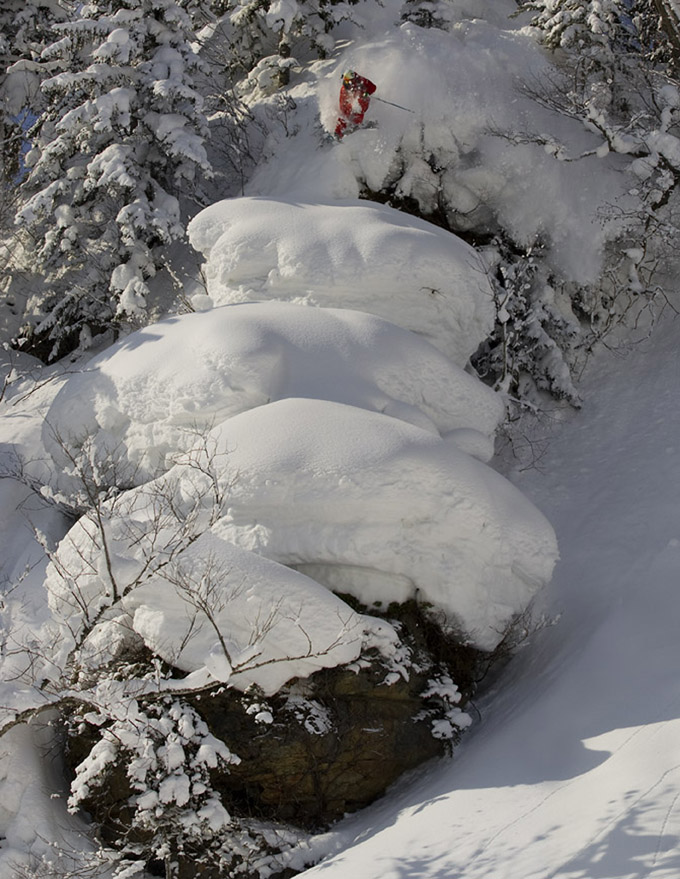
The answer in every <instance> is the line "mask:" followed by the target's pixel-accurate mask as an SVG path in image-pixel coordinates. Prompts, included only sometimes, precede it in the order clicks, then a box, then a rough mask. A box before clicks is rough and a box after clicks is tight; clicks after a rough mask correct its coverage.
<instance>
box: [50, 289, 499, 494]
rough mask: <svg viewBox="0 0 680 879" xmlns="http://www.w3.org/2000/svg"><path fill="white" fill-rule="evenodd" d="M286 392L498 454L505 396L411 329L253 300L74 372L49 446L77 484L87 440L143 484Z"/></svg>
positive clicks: (69, 481) (152, 334) (127, 344)
mask: <svg viewBox="0 0 680 879" xmlns="http://www.w3.org/2000/svg"><path fill="white" fill-rule="evenodd" d="M285 397H310V398H318V399H325V400H334V401H337V402H340V403H347V404H350V405H353V406H358V407H360V408H364V409H368V410H372V411H376V412H384V413H386V414H388V415H392V416H394V417H395V418H400V419H401V420H403V421H406V422H408V423H411V424H415V425H417V426H419V427H422V428H424V429H425V430H430V431H432V432H440V433H442V434H444V433H449V432H451V431H456V432H457V433H456V435H455V436H456V437H457V442H458V443H459V444H460V445H464V446H465V448H466V449H470V450H472V451H474V452H475V454H477V455H478V456H479V457H482V458H484V459H485V460H486V459H488V458H489V457H490V456H491V454H492V452H493V434H494V431H495V429H496V427H497V425H498V423H499V422H500V419H501V418H502V416H503V405H502V402H501V400H500V398H499V397H498V396H497V395H496V394H494V393H493V392H492V391H491V390H490V389H489V388H487V387H485V386H484V385H483V384H482V383H481V382H479V381H477V380H476V379H475V378H473V377H472V376H470V375H468V374H467V373H465V372H464V371H463V370H462V369H461V368H460V367H458V366H455V365H454V364H452V363H451V362H450V361H449V360H447V358H446V357H444V356H443V355H442V354H441V353H440V352H439V351H437V349H435V348H434V347H433V346H431V345H430V344H428V343H427V342H426V341H425V340H424V339H421V338H420V337H418V336H416V335H415V334H414V333H411V332H408V331H406V330H403V329H400V328H399V327H396V326H394V325H393V324H390V323H388V322H387V321H385V320H382V319H380V318H378V317H374V316H372V315H368V314H362V313H359V312H355V311H350V310H347V309H332V308H307V307H304V306H294V305H291V304H288V303H277V302H264V303H249V304H243V305H237V306H228V307H223V308H216V309H212V310H211V311H208V312H203V313H198V314H188V315H182V316H180V317H175V318H169V319H167V320H165V321H161V322H160V323H157V324H154V325H153V326H150V327H147V328H145V329H142V330H139V331H138V332H136V333H133V334H132V335H130V336H128V337H127V338H125V339H123V340H122V341H120V342H118V343H117V344H116V345H113V346H111V347H110V348H108V349H107V350H106V351H104V352H103V353H102V354H100V355H98V356H97V357H95V358H93V359H92V360H91V361H90V362H89V363H88V364H87V366H86V368H85V369H84V370H82V371H81V372H78V373H76V374H74V375H71V376H70V377H69V378H68V381H67V382H66V384H65V385H64V386H63V387H62V388H61V390H60V391H59V393H58V394H57V395H56V398H55V399H54V402H53V403H52V405H51V406H50V408H49V410H48V412H47V415H46V418H45V424H44V426H43V442H44V444H45V447H46V448H47V450H48V451H49V453H50V454H51V456H52V458H53V459H54V461H55V463H56V464H57V466H58V468H59V470H60V471H61V473H60V475H59V477H58V481H59V485H60V486H61V487H62V488H64V489H66V488H67V487H68V485H70V486H71V487H72V488H73V478H72V477H69V476H68V475H67V474H66V473H65V472H64V470H65V468H67V467H68V464H69V461H68V455H69V454H72V452H73V450H78V449H81V448H82V447H83V445H84V444H85V443H86V441H89V442H90V443H91V445H92V448H93V452H94V455H95V457H96V458H97V459H98V460H100V461H103V460H104V459H105V458H106V457H107V456H108V457H111V456H114V457H115V458H116V459H117V461H118V462H119V463H118V469H119V471H121V470H122V471H123V472H124V473H125V474H127V475H128V478H129V481H131V482H133V483H135V484H141V483H143V482H145V481H147V480H148V479H150V478H152V477H153V476H156V475H158V474H159V473H161V472H163V471H165V470H167V469H168V468H169V467H170V466H172V463H173V462H174V458H175V457H176V455H177V453H178V452H181V451H184V450H186V449H187V448H189V447H191V445H192V444H195V442H196V437H197V434H198V433H200V432H201V431H206V430H208V429H210V428H211V427H212V426H213V425H214V424H219V423H221V422H222V421H224V420H225V419H227V418H230V417H231V416H233V415H236V414H238V413H239V412H243V411H247V410H248V409H252V408H254V407H256V406H261V405H264V404H266V403H268V402H271V401H274V400H279V399H283V398H285Z"/></svg>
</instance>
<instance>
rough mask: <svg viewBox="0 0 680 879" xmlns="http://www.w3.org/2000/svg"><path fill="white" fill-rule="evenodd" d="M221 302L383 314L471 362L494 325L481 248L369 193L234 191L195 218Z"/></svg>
mask: <svg viewBox="0 0 680 879" xmlns="http://www.w3.org/2000/svg"><path fill="white" fill-rule="evenodd" d="M189 238H190V240H191V243H192V244H193V246H194V247H195V248H196V250H198V251H200V252H201V253H202V254H203V255H204V257H205V259H206V263H205V274H206V279H207V286H208V294H209V295H210V296H211V298H212V299H213V300H214V302H215V303H217V304H224V303H228V302H244V301H248V300H251V299H280V300H287V301H290V300H293V301H300V302H309V303H310V304H314V305H321V306H330V307H335V308H348V309H356V310H358V311H367V312H370V313H371V314H378V315H380V316H381V317H385V318H387V319H388V320H390V321H392V322H393V323H396V324H398V325H399V326H401V327H404V328H405V329H408V330H413V331H415V332H417V333H420V334H421V335H423V336H424V337H425V338H426V339H427V340H428V341H429V342H431V343H432V344H433V345H435V346H436V347H437V348H439V349H440V350H441V351H442V352H443V353H444V354H446V355H447V356H448V357H449V358H450V359H451V360H452V361H453V362H454V363H457V364H459V365H460V366H464V365H465V363H466V362H467V360H468V358H469V357H470V355H471V354H472V353H473V352H474V351H475V350H476V349H477V347H478V346H479V344H480V343H481V342H482V340H483V339H484V338H485V337H486V336H487V335H488V333H489V332H490V330H491V328H492V326H493V316H494V304H493V291H492V289H491V285H490V283H489V280H488V278H487V276H486V273H485V267H484V264H483V262H482V260H481V259H480V258H479V256H478V254H477V253H476V251H475V250H474V249H473V248H472V247H470V246H469V245H468V244H466V243H465V242H464V241H462V240H461V239H460V238H458V237H457V236H455V235H452V234H451V233H450V232H447V231H446V230H444V229H440V228H439V227H438V226H434V225H432V224H431V223H426V222H425V221H423V220H420V219H418V218H417V217H412V216H408V215H407V214H404V213H402V212H401V211H397V210H395V209H394V208H390V207H387V206H385V205H380V204H376V203H372V202H367V201H339V202H334V203H331V204H318V203H310V202H307V201H304V200H301V199H298V198H297V197H296V195H295V193H292V194H291V195H290V196H289V197H288V198H281V199H272V198H234V199H228V200H225V201H221V202H217V203H216V204H214V205H211V206H210V207H208V208H206V209H205V210H203V211H201V212H200V213H199V214H198V215H197V216H196V217H194V219H193V220H192V221H191V223H190V224H189Z"/></svg>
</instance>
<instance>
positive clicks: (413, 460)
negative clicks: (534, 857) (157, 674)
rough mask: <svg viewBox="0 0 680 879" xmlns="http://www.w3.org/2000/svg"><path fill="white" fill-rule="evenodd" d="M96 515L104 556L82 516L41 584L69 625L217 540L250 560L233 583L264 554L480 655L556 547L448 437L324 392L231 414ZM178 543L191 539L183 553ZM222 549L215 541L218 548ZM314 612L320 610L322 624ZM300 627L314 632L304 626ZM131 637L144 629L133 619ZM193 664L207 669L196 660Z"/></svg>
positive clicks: (546, 572)
mask: <svg viewBox="0 0 680 879" xmlns="http://www.w3.org/2000/svg"><path fill="white" fill-rule="evenodd" d="M105 511H106V514H107V516H108V517H110V520H107V525H106V534H107V540H108V558H109V561H108V562H107V563H106V564H104V561H103V558H102V548H101V540H100V538H99V535H98V534H97V527H96V521H95V519H94V518H93V517H84V518H83V519H82V520H81V521H80V522H79V523H77V524H76V525H75V526H74V528H73V529H72V530H71V532H70V533H69V535H68V537H67V538H66V539H65V540H64V541H63V542H62V544H61V546H60V548H59V553H58V559H57V563H56V564H55V565H52V566H51V570H50V573H49V575H48V578H47V588H48V592H49V594H50V601H51V606H52V607H53V609H54V611H55V613H57V615H58V616H60V617H61V618H62V619H64V620H66V621H67V622H68V627H69V630H70V631H76V630H77V629H78V625H81V626H82V628H85V627H86V626H87V625H88V620H91V619H93V618H94V616H95V614H96V613H98V612H99V609H100V608H102V607H104V606H107V605H111V604H113V603H114V601H115V596H114V591H117V592H118V593H119V594H122V593H123V592H125V591H127V590H129V589H131V588H132V587H134V585H135V584H136V583H139V582H145V581H146V579H147V578H148V576H149V572H150V571H151V570H152V569H153V565H156V566H157V567H158V566H159V564H160V568H159V569H160V570H161V575H160V576H161V579H164V580H165V581H166V582H167V583H169V584H171V585H169V586H168V589H169V590H170V591H169V593H168V594H169V596H172V583H173V582H174V581H176V580H177V579H178V577H179V578H180V579H182V577H183V576H184V575H182V577H180V574H178V572H177V570H176V566H177V565H179V566H180V567H187V565H188V568H189V569H190V570H193V569H195V572H194V574H193V575H192V577H193V578H194V580H196V581H197V582H200V581H201V574H200V570H201V566H202V565H203V564H205V559H206V558H211V557H212V555H213V554H214V553H213V551H212V549H211V547H213V548H214V541H215V539H217V538H219V540H220V541H223V543H220V544H219V546H220V547H223V546H228V545H230V544H231V545H234V546H237V547H239V548H240V549H242V550H248V551H249V553H250V554H251V555H252V557H253V558H252V570H251V569H250V568H249V565H248V562H247V554H245V555H238V557H237V560H236V562H234V565H235V566H236V567H235V569H236V570H238V575H237V581H238V582H240V583H241V584H242V588H244V589H246V590H247V589H249V588H250V585H251V577H252V578H253V583H258V584H261V583H263V582H265V581H266V577H265V576H264V575H263V573H262V570H261V564H260V560H258V559H257V556H265V557H266V558H268V559H271V560H273V561H275V562H278V563H281V564H284V565H289V566H300V567H301V569H302V570H303V571H305V572H306V573H307V574H309V575H310V576H312V577H314V579H315V580H317V581H319V582H321V583H323V584H324V585H327V586H328V587H330V588H333V589H336V590H338V591H342V592H351V593H353V594H354V595H355V596H356V597H357V598H358V599H359V600H360V601H362V602H364V603H365V604H367V605H370V604H372V603H374V602H379V603H381V604H382V605H384V606H386V605H387V604H389V603H390V602H392V601H397V602H403V601H406V600H408V599H410V598H414V597H417V598H419V599H420V600H422V601H425V602H430V603H432V604H433V605H434V606H436V607H437V608H439V609H441V610H442V611H444V613H445V614H446V616H447V619H448V621H449V623H450V624H451V625H452V626H454V627H455V628H457V629H458V630H459V631H460V633H461V634H462V635H463V636H464V637H465V638H466V639H468V640H469V641H470V642H471V643H473V644H474V645H475V646H477V647H479V648H482V649H486V650H490V649H493V648H494V647H495V646H496V644H497V643H498V642H499V641H500V639H501V637H502V633H503V630H504V628H505V627H506V626H507V624H508V622H509V621H510V620H511V618H512V617H513V615H514V614H516V613H518V612H520V611H522V610H523V609H524V608H525V607H526V605H527V603H528V602H529V601H530V599H531V598H532V596H533V595H534V594H535V593H536V591H537V590H538V589H540V588H541V586H543V585H544V583H545V582H546V581H547V580H548V579H549V577H550V575H551V572H552V568H553V565H554V562H555V559H556V556H557V548H556V543H555V536H554V533H553V530H552V528H551V526H550V525H549V523H548V522H547V520H545V519H544V517H543V516H542V515H541V513H540V512H539V511H538V510H537V509H536V508H535V507H534V506H533V505H532V504H531V503H530V502H529V501H527V500H526V499H525V498H524V497H523V496H522V494H521V493H520V492H519V491H518V490H517V489H516V488H515V487H514V486H512V485H511V484H510V483H509V482H508V481H507V480H506V479H504V477H502V476H501V475H500V474H498V473H496V472H495V471H493V470H491V469H490V468H489V467H487V466H486V465H485V464H483V463H481V462H480V461H477V460H475V459H474V458H472V457H470V456H469V455H467V454H466V453H464V452H462V451H460V450H459V449H458V448H457V447H456V445H455V443H454V442H453V441H452V440H448V439H446V438H444V439H443V438H441V437H439V436H438V435H437V434H435V433H432V432H430V431H426V430H423V429H422V428H420V427H416V426H414V425H411V424H407V423H406V422H404V421H400V420H398V419H396V418H391V417H389V416H387V415H384V414H380V413H376V412H369V411H366V410H364V409H360V408H357V407H354V406H347V405H345V404H341V403H336V402H329V401H324V400H310V399H296V398H292V399H286V400H281V401H278V402H275V403H269V404H267V405H264V406H259V407H257V408H255V409H251V410H250V411H248V412H244V413H241V414H240V415H236V416H234V417H233V418H230V419H228V420H227V421H225V422H224V423H222V424H220V425H219V426H217V427H215V428H214V429H213V430H212V431H211V432H210V434H208V437H207V442H206V443H205V445H204V446H202V447H201V448H200V449H198V450H196V452H195V453H193V454H192V455H191V456H190V457H189V458H187V459H186V460H185V461H183V462H182V463H178V464H177V465H176V466H175V467H173V468H172V469H171V470H170V471H169V472H168V473H167V474H166V475H164V476H162V477H160V478H159V479H157V480H156V481H155V482H152V483H149V484H147V485H144V486H142V487H141V488H139V489H134V490H131V491H129V492H127V493H126V494H125V495H124V496H123V498H122V499H115V500H114V501H111V502H109V503H108V504H106V505H105ZM170 511H172V512H170ZM203 532H208V533H211V534H212V536H211V537H209V538H208V537H205V538H204V539H205V540H206V541H207V544H206V546H207V549H206V551H205V552H203V551H202V550H201V546H202V544H201V543H200V539H199V541H198V542H197V543H193V541H194V540H195V538H194V536H193V535H198V534H201V533H203ZM183 545H184V546H191V548H190V549H184V550H183V551H181V550H182V546H183ZM215 545H216V544H215ZM187 552H188V553H189V555H188V556H186V560H185V558H183V557H184V556H185V554H186V553H187ZM225 552H227V550H226V549H223V548H220V553H219V554H220V555H223V554H224V553H225ZM154 555H155V558H156V561H155V562H153V563H150V561H149V559H150V558H151V557H152V556H154ZM199 559H203V561H201V562H200V563H199ZM187 560H188V561H187ZM170 562H171V563H170ZM222 567H224V568H225V570H226V572H227V573H221V568H222ZM232 567H233V565H232V563H231V562H224V563H223V564H220V565H218V568H219V570H217V569H216V570H213V572H212V575H213V577H216V578H217V579H218V580H219V581H220V582H221V581H225V582H226V581H227V580H228V576H227V574H228V573H229V571H230V570H231V568H232ZM64 571H68V572H69V575H68V576H67V577H65V576H64V573H63V572H64ZM279 574H280V572H279ZM279 574H277V577H276V578H272V584H273V585H272V587H271V588H274V592H275V593H280V595H281V599H280V601H281V602H282V604H281V607H282V608H283V610H282V613H284V616H290V614H291V611H290V609H289V606H288V604H287V603H286V602H287V601H288V598H287V596H289V595H290V594H292V593H291V584H290V582H289V581H288V580H287V579H286V577H284V578H283V581H282V583H281V584H280V585H279V586H277V585H276V584H277V582H278V579H280V577H279ZM281 576H283V575H281ZM286 576H288V575H286ZM114 582H115V584H116V589H115V590H114V589H113V587H112V583H114ZM192 582H193V581H192ZM137 588H139V587H137ZM144 588H145V589H147V587H146V586H145V587H144ZM268 588H270V587H268ZM130 594H131V596H132V597H131V598H130V599H129V601H131V602H133V603H134V601H136V599H135V598H134V594H135V593H134V591H132V592H131V593H130ZM140 594H146V593H145V592H144V593H140ZM161 594H162V591H161V589H160V587H158V586H156V587H154V595H155V599H156V601H157V603H158V610H157V611H155V613H156V617H155V619H157V628H158V630H159V631H163V632H165V633H166V634H167V636H168V637H170V635H169V632H170V631H175V632H177V631H178V630H177V627H176V626H174V628H173V626H168V627H166V625H165V623H164V622H163V619H164V614H166V613H167V611H166V610H163V609H161V605H162V599H161V597H160V596H161ZM169 600H170V601H171V602H172V601H174V599H172V598H170V599H169ZM220 600H221V599H220ZM267 601H269V599H267ZM294 603H295V602H294ZM145 604H149V599H145ZM253 606H254V605H253ZM83 608H86V610H83ZM233 615H234V616H235V615H236V613H235V612H234V614H233ZM189 616H190V615H189ZM293 616H295V617H296V618H297V616H299V614H298V615H296V614H293ZM335 616H337V615H335ZM323 618H324V614H323V613H320V614H319V615H318V620H319V623H320V624H321V621H322V620H323ZM79 619H80V623H78V620H79ZM154 625H156V624H155V623H154ZM230 625H231V626H236V627H237V628H238V626H239V625H240V624H238V623H237V622H233V621H232V622H231V623H230ZM244 625H246V623H244ZM325 625H326V624H325V623H324V624H323V626H322V629H321V639H322V640H323V641H324V643H325V641H326V639H327V635H326V633H325ZM135 628H138V629H139V626H138V625H135ZM246 628H247V625H246ZM303 628H304V630H305V631H306V632H307V636H308V637H310V638H315V637H316V635H315V627H314V623H313V622H310V623H309V624H307V623H305V624H304V626H303ZM139 630H140V632H142V631H143V632H144V633H145V634H144V637H145V639H146V638H148V637H150V636H149V635H148V633H147V628H146V623H144V624H143V626H142V628H141V629H139ZM154 637H155V636H154ZM192 637H193V635H192ZM67 640H68V639H66V638H65V640H64V643H66V641H67ZM152 640H153V639H152ZM156 640H157V639H156ZM156 640H154V641H153V643H154V646H155V647H156V648H158V647H159V644H156ZM355 640H356V638H355V637H354V636H353V637H352V638H350V641H355ZM159 643H160V642H159ZM181 643H183V636H182V637H180V635H177V638H176V639H175V647H174V648H171V647H168V646H165V647H164V648H163V652H164V655H168V656H169V655H170V652H171V650H172V649H174V651H175V653H176V654H178V655H179V654H180V653H181V650H180V648H179V647H178V646H177V645H179V644H181ZM183 649H184V648H183ZM197 649H198V650H199V651H201V650H202V651H203V652H204V653H206V654H207V653H210V650H211V649H212V647H210V645H208V646H206V644H203V642H201V646H198V647H197ZM293 653H296V649H294V650H293ZM187 655H188V654H187ZM192 655H193V654H192ZM191 662H192V663H193V665H196V663H199V658H197V657H194V658H193V659H192V660H191ZM203 662H204V664H205V663H209V660H208V658H207V655H206V656H204V657H203Z"/></svg>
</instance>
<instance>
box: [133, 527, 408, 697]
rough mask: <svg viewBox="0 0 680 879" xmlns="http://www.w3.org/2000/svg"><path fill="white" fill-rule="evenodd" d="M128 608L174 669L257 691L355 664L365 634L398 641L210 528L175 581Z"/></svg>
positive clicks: (140, 595) (153, 586) (155, 582)
mask: <svg viewBox="0 0 680 879" xmlns="http://www.w3.org/2000/svg"><path fill="white" fill-rule="evenodd" d="M123 603H124V606H125V608H126V610H127V611H128V613H129V614H130V615H131V617H132V628H133V629H134V630H135V631H136V632H137V633H138V634H139V635H140V636H141V637H142V638H143V639H144V642H145V643H146V645H147V646H148V647H149V648H150V649H151V650H153V651H154V652H155V653H157V654H158V655H159V656H161V657H162V658H163V659H165V660H166V661H167V662H169V663H171V664H172V665H174V666H175V667H177V668H180V669H182V670H183V671H187V672H191V673H193V674H194V675H196V674H197V673H201V672H205V671H207V672H208V673H209V674H210V676H211V677H212V678H213V679H215V680H221V681H225V682H226V681H229V682H230V683H231V684H232V685H233V686H235V687H237V688H238V689H240V690H246V689H247V688H248V687H249V686H250V685H251V684H257V685H258V686H259V687H261V688H262V690H263V691H264V692H265V693H266V694H267V695H269V694H271V693H275V692H277V691H278V690H279V689H280V688H281V687H282V686H283V685H284V684H285V683H286V682H287V681H288V680H290V679H291V678H294V677H300V678H306V677H308V676H309V675H311V674H313V673H314V672H315V671H318V670H319V669H320V668H331V667H333V666H335V665H344V664H347V663H349V662H352V661H353V660H355V659H356V658H357V657H358V656H359V654H360V652H361V649H362V647H363V646H364V641H365V631H366V630H367V628H368V629H373V628H377V629H378V630H379V631H380V633H381V634H382V636H383V638H384V639H387V641H388V642H389V641H392V640H396V633H395V632H394V630H393V629H392V627H391V626H390V625H389V624H387V623H383V622H381V621H379V620H376V619H372V618H369V617H363V616H361V615H359V614H357V613H355V612H354V611H353V610H351V608H350V607H348V605H347V604H345V602H344V601H341V600H340V599H339V598H336V596H335V595H333V594H332V593H331V592H329V591H328V590H327V589H324V588H323V587H322V586H320V585H319V584H318V583H315V582H314V581H313V580H310V579H309V578H308V577H305V576H303V575H302V574H299V573H297V572H296V571H292V570H291V569H290V568H287V567H284V566H283V565H280V564H276V563H275V562H272V561H269V560H267V559H265V558H262V557H261V556H258V555H255V554H254V553H251V552H246V551H245V550H242V549H239V548H238V547H236V546H234V545H233V544H230V543H227V542H226V541H224V540H222V539H221V538H219V537H218V536H216V535H215V534H213V533H211V532H210V531H208V532H206V533H204V534H203V535H201V537H200V538H199V539H198V540H197V541H196V542H195V543H194V544H192V545H191V546H190V547H189V548H188V549H186V550H185V551H184V552H183V553H182V554H181V557H180V560H179V564H178V565H177V566H175V568H174V573H173V577H172V582H168V580H166V579H164V578H163V577H162V576H160V575H159V576H156V577H153V578H151V579H150V580H149V581H147V582H145V583H144V584H143V585H142V586H140V587H139V588H137V589H135V590H134V591H132V592H131V593H130V595H129V596H128V597H127V598H126V599H124V602H123ZM208 611H209V612H208Z"/></svg>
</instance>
